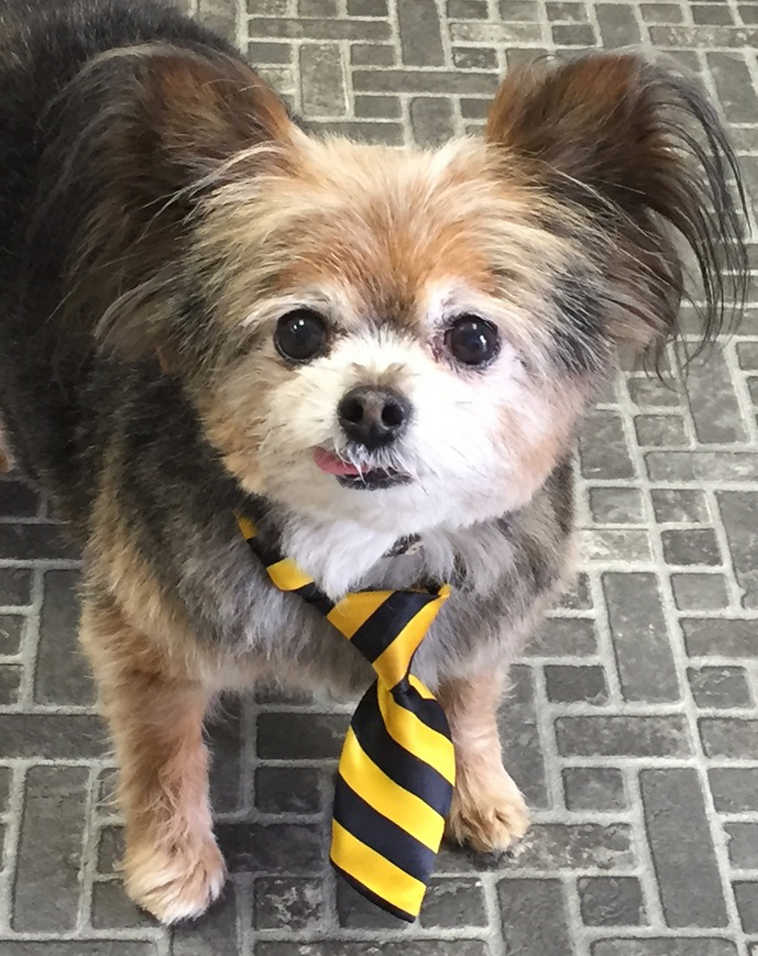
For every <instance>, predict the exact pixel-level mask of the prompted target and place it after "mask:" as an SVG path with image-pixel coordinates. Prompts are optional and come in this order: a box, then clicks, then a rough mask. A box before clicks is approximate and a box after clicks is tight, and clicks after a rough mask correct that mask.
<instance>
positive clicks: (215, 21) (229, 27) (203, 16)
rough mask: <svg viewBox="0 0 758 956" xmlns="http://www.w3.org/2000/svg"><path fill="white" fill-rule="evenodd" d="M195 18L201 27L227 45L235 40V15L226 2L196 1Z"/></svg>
mask: <svg viewBox="0 0 758 956" xmlns="http://www.w3.org/2000/svg"><path fill="white" fill-rule="evenodd" d="M197 16H198V19H200V20H202V22H203V25H204V26H206V27H207V28H208V29H209V30H212V31H213V32H214V33H217V34H219V36H222V37H223V38H224V39H225V40H227V41H228V42H229V43H234V42H235V41H236V39H237V15H236V9H235V7H234V6H231V5H230V4H229V3H228V2H227V0H197Z"/></svg>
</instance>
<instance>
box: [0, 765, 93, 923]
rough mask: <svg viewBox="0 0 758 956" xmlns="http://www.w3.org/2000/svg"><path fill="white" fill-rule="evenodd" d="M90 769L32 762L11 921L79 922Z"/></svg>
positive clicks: (28, 777) (27, 782)
mask: <svg viewBox="0 0 758 956" xmlns="http://www.w3.org/2000/svg"><path fill="white" fill-rule="evenodd" d="M87 780H88V771H87V770H86V769H85V768H84V767H31V768H30V769H29V771H28V772H27V774H26V785H25V794H24V796H25V805H24V815H23V819H22V822H21V837H20V841H19V851H18V852H19V857H18V863H17V866H16V885H15V889H14V895H13V915H12V917H11V925H12V927H13V929H14V930H15V931H16V932H26V933H30V932H45V931H47V932H60V931H62V930H71V929H73V928H74V927H75V925H76V914H77V907H78V902H79V867H80V866H81V852H82V833H83V830H84V821H85V807H86V785H87Z"/></svg>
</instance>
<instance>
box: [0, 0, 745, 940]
mask: <svg viewBox="0 0 758 956" xmlns="http://www.w3.org/2000/svg"><path fill="white" fill-rule="evenodd" d="M0 17H1V18H2V30H1V31H0V34H1V36H2V39H1V40H0V43H1V44H2V47H1V48H0V49H1V53H0V70H1V71H2V84H3V85H2V90H3V96H2V98H0V124H1V125H0V150H1V151H2V167H3V170H4V181H3V187H2V188H3V202H2V204H0V234H2V236H3V247H4V248H3V257H2V260H0V261H1V263H2V264H1V265H0V294H1V295H2V308H0V337H1V341H2V348H1V349H0V374H1V376H2V378H1V380H0V405H1V406H2V409H3V416H4V420H5V422H6V428H7V431H8V436H9V438H10V443H11V446H12V447H13V451H14V456H15V457H16V458H17V459H18V462H19V464H20V466H21V467H22V468H23V469H24V470H25V471H26V472H28V473H29V474H30V475H31V476H33V477H34V478H36V479H37V480H38V481H39V482H40V483H41V484H42V485H43V486H44V487H45V488H46V489H48V490H49V491H50V493H51V494H52V495H53V496H54V497H55V499H56V500H57V501H58V503H59V507H60V508H61V509H62V511H63V512H64V513H65V515H66V516H67V517H68V518H69V520H70V522H71V528H72V531H73V532H74V533H78V535H79V538H80V540H81V542H82V544H83V546H84V591H83V612H82V622H81V637H82V643H83V645H84V647H85V648H86V651H87V653H88V655H89V659H90V661H91V662H92V666H93V668H94V671H95V674H96V677H97V680H98V683H99V688H100V695H101V701H102V707H103V710H104V712H105V714H106V716H107V718H108V721H109V723H110V728H111V730H112V734H113V738H114V741H115V745H116V751H117V755H118V761H119V766H120V800H121V806H122V808H123V812H124V815H125V818H126V826H127V851H126V859H125V876H126V887H127V890H128V892H129V894H130V895H131V896H132V898H133V899H134V900H136V901H137V902H138V903H140V904H141V905H143V906H145V907H146V908H147V909H149V910H150V911H151V912H152V913H154V914H155V915H156V916H157V917H158V918H159V919H161V920H164V921H166V922H170V921H173V920H177V919H180V918H182V917H188V916H196V915H198V914H200V913H202V912H203V910H204V909H205V908H206V907H207V906H208V904H209V903H210V901H211V900H212V899H213V898H214V897H215V896H216V895H217V894H218V893H219V891H220V889H221V886H222V884H223V882H224V863H223V860H222V858H221V855H220V854H219V851H218V849H217V847H216V844H215V842H214V838H213V832H212V822H211V808H210V805H209V799H208V780H207V776H208V754H207V752H206V747H205V744H204V742H203V732H202V727H203V719H204V715H205V713H206V710H207V708H208V706H209V704H210V702H211V701H212V699H213V697H214V695H216V694H217V693H218V692H219V691H220V690H221V689H223V688H230V687H231V688H243V687H248V686H250V684H251V683H252V682H253V681H255V680H258V679H266V680H271V679H274V680H277V681H280V682H281V683H290V684H301V685H307V686H309V687H328V688H331V689H333V690H336V691H338V692H341V693H344V692H348V693H355V692H356V691H357V690H359V689H360V688H362V687H363V686H365V684H366V683H367V682H368V680H369V679H370V678H369V669H368V665H367V664H366V663H365V662H364V661H363V660H362V659H361V658H360V656H359V655H358V654H357V653H355V651H354V649H353V648H351V647H350V646H349V644H348V642H347V641H345V640H344V639H343V638H341V637H340V636H339V635H338V634H337V633H336V632H335V631H334V630H333V629H332V628H331V627H330V626H329V625H328V624H326V623H325V621H324V620H323V618H322V617H321V616H320V615H319V613H318V612H317V611H315V610H314V609H312V608H311V607H309V606H308V605H306V604H305V603H303V602H301V601H299V600H293V599H292V597H291V596H290V597H288V596H287V595H283V594H281V593H279V592H278V591H276V590H275V589H273V588H272V587H271V585H270V583H269V581H268V579H267V577H266V575H265V572H264V570H263V568H262V567H260V566H259V565H258V564H257V563H256V562H255V561H254V560H253V558H252V556H251V554H250V551H249V549H248V547H247V545H246V543H245V542H244V540H243V539H242V536H241V535H240V533H239V531H238V529H237V526H236V523H235V517H234V516H235V511H236V510H238V509H244V508H245V507H247V506H249V505H250V503H251V502H253V503H254V505H255V507H256V509H257V512H258V513H259V514H261V515H262V517H261V526H262V529H263V531H264V532H265V534H266V535H267V536H269V538H270V539H271V540H272V541H274V542H276V544H277V546H278V547H279V548H280V550H281V551H283V552H284V553H286V554H288V555H291V556H292V557H293V558H294V559H295V560H296V561H297V562H298V564H299V565H300V566H302V567H303V568H305V569H307V570H308V571H309V572H310V573H311V574H312V575H313V576H314V577H315V579H316V581H317V583H318V584H319V586H320V587H321V588H322V589H323V590H324V591H325V592H326V593H327V594H328V595H329V596H330V597H332V598H337V597H339V596H340V595H342V594H343V593H344V592H345V591H346V590H347V589H356V588H361V587H387V588H394V587H404V588H407V587H412V586H414V585H415V584H417V583H420V582H423V581H428V580H430V579H433V580H437V581H440V580H449V581H451V582H452V584H453V588H454V593H453V596H452V597H451V598H450V600H449V601H448V603H447V605H446V606H445V608H444V609H443V611H442V612H441V614H440V616H439V618H438V619H437V621H436V623H435V625H434V626H433V628H432V630H431V631H430V633H429V636H428V637H427V639H426V640H425V642H424V644H423V645H422V648H421V650H420V651H419V654H418V657H417V660H416V664H415V671H416V672H417V673H418V675H419V677H420V678H421V679H422V680H423V681H424V682H425V683H426V684H427V685H428V686H429V687H431V688H432V689H433V690H434V691H435V692H436V693H437V694H438V697H439V699H440V701H441V703H442V704H443V706H444V708H445V710H446V713H447V715H448V718H449V722H450V725H451V728H452V734H453V738H454V741H455V744H456V750H457V756H458V783H457V789H456V794H455V797H454V804H453V809H452V813H451V817H450V823H449V828H450V831H451V834H452V835H453V836H454V837H455V838H456V839H458V840H467V841H470V842H471V843H472V844H473V845H474V846H476V847H478V848H482V849H491V848H498V847H504V846H506V845H507V844H508V843H509V842H510V840H511V839H512V838H513V837H518V836H520V835H521V834H523V832H524V830H525V828H526V825H527V813H526V808H525V806H524V803H523V800H522V798H521V796H520V795H519V793H518V790H517V788H516V786H515V785H514V784H513V782H512V781H511V779H510V777H509V776H508V774H507V773H506V772H505V770H504V769H503V767H502V764H501V759H500V747H499V742H498V738H497V730H496V722H495V714H496V709H497V706H498V702H499V699H500V695H501V688H502V685H503V681H504V678H505V674H506V671H507V667H508V663H509V661H510V659H511V658H512V657H513V655H514V654H515V653H516V652H517V650H518V648H519V647H520V645H521V643H522V641H523V640H524V638H525V637H526V635H527V634H528V632H529V630H530V629H531V627H532V626H533V624H534V622H535V620H536V619H537V617H538V615H539V614H540V612H541V611H542V610H543V609H544V608H545V607H546V605H548V603H549V602H550V600H551V599H552V598H553V597H554V595H555V593H556V589H557V588H558V587H559V584H560V581H561V578H562V576H563V575H564V572H565V569H566V566H567V557H568V554H569V544H570V537H571V524H572V502H571V484H572V473H571V465H570V454H571V447H572V437H573V435H574V431H575V427H576V424H577V420H578V417H579V415H580V413H581V411H582V409H583V408H584V406H585V405H586V403H587V401H588V399H589V398H590V397H591V395H592V394H593V388H594V387H595V386H596V384H597V383H598V382H600V381H602V380H603V379H604V378H605V377H606V376H607V375H608V374H609V370H610V369H611V368H612V366H613V356H614V354H615V350H616V347H617V346H618V345H620V344H624V345H627V346H628V345H631V346H632V347H633V348H635V349H637V350H639V351H642V350H646V349H648V350H650V349H652V350H655V349H656V348H659V347H660V346H661V345H662V343H664V342H666V341H667V340H668V339H670V338H671V337H673V336H675V335H676V332H677V314H678V308H679V302H680V298H681V295H682V291H683V282H682V267H681V264H680V253H679V251H678V248H677V245H676V243H675V238H674V237H675V234H676V233H678V234H679V237H680V238H681V239H683V240H684V241H685V243H687V244H688V245H689V246H690V247H691V249H692V250H693V251H694V254H695V258H696V260H697V263H698V264H699V271H700V274H701V276H702V282H703V287H704V301H705V305H704V308H703V309H702V310H701V311H702V319H703V331H702V337H703V340H704V341H705V340H707V339H710V338H712V337H713V336H714V335H715V334H716V333H717V332H718V331H719V329H720V328H721V324H722V319H723V305H724V299H725V288H724V283H725V281H726V280H725V279H724V272H723V267H724V266H726V268H727V270H728V279H729V280H733V284H734V286H735V289H736V292H737V297H739V290H740V288H741V284H742V281H743V279H744V268H745V266H744V250H743V247H742V244H741V241H740V220H739V216H738V213H737V212H736V211H735V207H734V204H733V202H732V200H731V199H730V195H729V188H728V185H727V178H728V176H732V175H733V176H735V177H737V179H739V177H738V176H737V169H736V165H735V161H734V157H733V155H732V153H731V151H730V149H729V146H728V144H727V143H726V140H725V137H724V133H723V131H722V129H721V127H720V125H719V122H718V119H717V117H716V115H715V114H714V112H713V110H712V109H711V108H710V106H709V105H708V104H707V102H706V101H705V100H704V98H703V96H702V95H701V93H700V92H699V91H698V89H697V88H696V87H695V86H694V85H692V84H691V83H690V82H689V81H688V80H686V79H683V78H681V77H679V76H677V75H675V74H673V73H671V72H667V71H666V70H662V69H660V68H658V67H656V66H654V65H651V64H648V63H646V62H644V61H643V60H641V59H640V58H638V57H636V56H631V55H597V56H591V57H587V58H585V59H581V60H579V61H577V62H573V63H569V64H564V65H559V66H548V65H545V66H542V67H540V68H534V69H531V70H527V71H519V72H514V73H513V74H512V75H509V77H508V78H507V79H506V80H505V82H504V83H503V85H502V87H501V88H500V91H499V93H498V94H497V97H496V99H495V102H494V105H493V107H492V111H491V114H490V118H489V123H488V125H487V130H486V135H485V137H484V138H483V139H475V138H464V139H460V140H457V141H455V142H452V143H450V144H449V145H447V146H445V147H443V148H442V149H440V150H438V151H434V152H433V151H428V152H427V151H412V150H408V151H399V150H394V149H388V148H382V147H369V146H364V145H359V144H356V143H352V142H348V141H345V140H343V139H324V140H319V139H315V138H311V137H310V136H308V135H307V134H306V133H305V132H304V131H303V130H302V129H301V128H300V127H299V126H298V125H296V123H295V122H293V120H292V119H291V118H290V117H289V116H288V114H287V111H286V109H285V108H284V106H283V105H282V103H281V102H280V101H279V100H278V99H277V97H276V96H275V94H274V93H273V92H272V91H271V90H270V89H268V88H267V87H266V86H265V85H264V83H263V82H262V81H261V80H260V79H259V78H258V77H257V76H256V74H255V73H254V72H253V70H252V69H251V68H250V67H249V66H248V65H247V64H246V63H245V62H244V60H243V59H242V58H241V57H240V56H239V55H238V54H237V53H236V52H235V51H234V50H232V49H231V48H229V47H227V46H226V45H225V44H224V43H223V42H222V41H220V40H218V39H217V38H215V37H213V36H212V35H210V34H208V33H206V32H205V31H204V30H202V29H201V28H200V27H199V26H197V25H196V24H193V23H192V22H191V21H189V20H186V19H184V18H182V17H180V16H179V15H178V14H177V13H175V12H171V11H168V10H165V9H163V8H161V7H160V6H158V5H156V4H153V3H150V2H145V3H144V4H135V3H134V2H133V0H129V2H126V0H77V2H58V0H56V2H52V0H42V2H39V3H37V4H36V5H35V8H34V12H31V11H30V9H29V7H28V6H26V5H25V4H24V3H21V2H20V0H4V2H3V3H2V5H0ZM409 539H412V540H414V542H415V545H414V547H413V548H409V547H407V543H408V541H409Z"/></svg>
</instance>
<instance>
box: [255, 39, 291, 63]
mask: <svg viewBox="0 0 758 956" xmlns="http://www.w3.org/2000/svg"><path fill="white" fill-rule="evenodd" d="M247 58H248V60H250V62H251V63H253V64H258V63H277V64H280V63H291V62H292V46H291V44H289V43H248V46H247Z"/></svg>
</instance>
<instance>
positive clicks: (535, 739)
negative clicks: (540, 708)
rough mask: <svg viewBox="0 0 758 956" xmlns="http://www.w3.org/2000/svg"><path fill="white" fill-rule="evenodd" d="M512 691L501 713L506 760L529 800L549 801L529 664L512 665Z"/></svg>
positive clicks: (543, 803) (534, 803)
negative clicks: (525, 665)
mask: <svg viewBox="0 0 758 956" xmlns="http://www.w3.org/2000/svg"><path fill="white" fill-rule="evenodd" d="M510 685H511V689H510V693H509V694H508V696H507V698H506V701H505V703H504V704H503V706H502V707H501V708H500V712H499V714H498V729H499V731H500V740H501V741H502V746H503V760H504V762H505V765H506V766H507V767H508V771H509V773H510V774H511V776H512V777H513V778H514V780H516V781H517V782H518V786H519V788H520V789H521V791H522V793H523V794H524V796H525V798H526V800H527V803H528V804H529V805H530V806H531V807H534V808H537V807H545V806H547V805H548V796H547V785H546V782H545V763H544V758H543V754H542V749H541V747H540V738H539V730H538V727H537V705H536V701H535V686H534V674H533V672H532V670H531V669H530V668H528V667H523V666H516V667H513V668H512V669H511V674H510Z"/></svg>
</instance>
